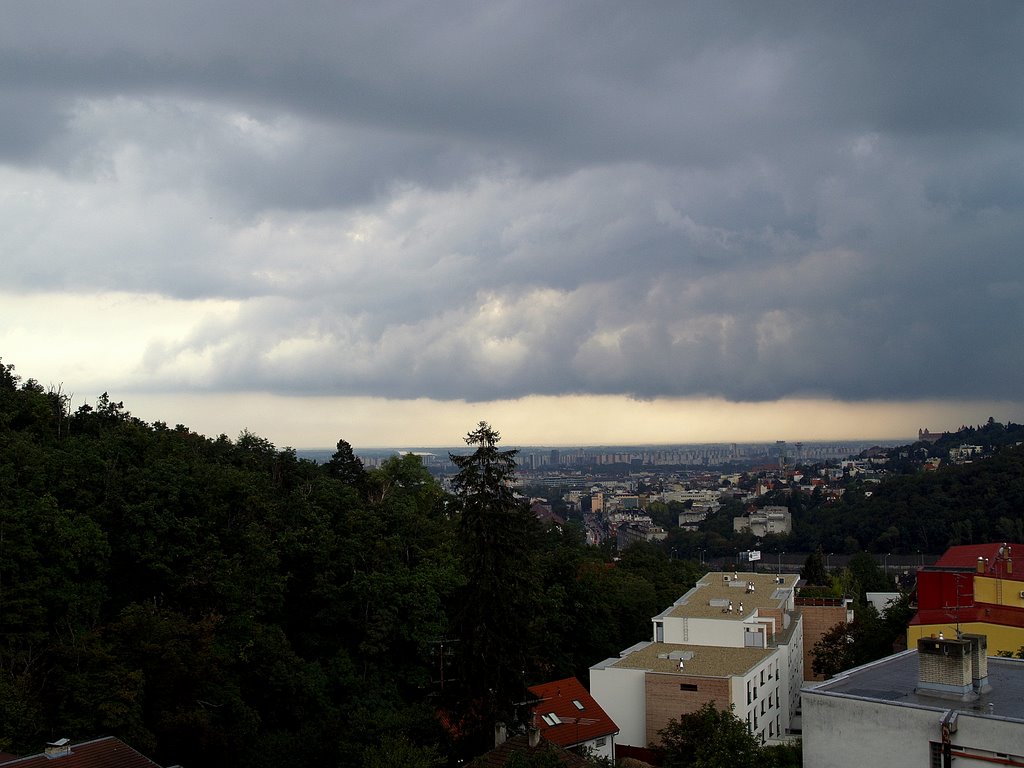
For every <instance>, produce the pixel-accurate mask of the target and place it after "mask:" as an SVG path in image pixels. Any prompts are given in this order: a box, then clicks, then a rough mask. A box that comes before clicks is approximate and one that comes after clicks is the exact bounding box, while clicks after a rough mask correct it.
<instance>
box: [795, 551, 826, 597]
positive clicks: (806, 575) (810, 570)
mask: <svg viewBox="0 0 1024 768" xmlns="http://www.w3.org/2000/svg"><path fill="white" fill-rule="evenodd" d="M800 578H802V579H803V580H804V581H806V582H807V584H809V585H811V584H813V585H814V586H818V587H827V586H829V585H830V584H831V582H832V580H831V579H830V578H829V575H828V570H827V569H826V568H825V554H824V553H823V552H822V550H821V547H818V548H817V549H816V550H815V551H814V552H811V554H809V555H808V556H807V560H806V561H804V567H803V569H802V570H801V571H800Z"/></svg>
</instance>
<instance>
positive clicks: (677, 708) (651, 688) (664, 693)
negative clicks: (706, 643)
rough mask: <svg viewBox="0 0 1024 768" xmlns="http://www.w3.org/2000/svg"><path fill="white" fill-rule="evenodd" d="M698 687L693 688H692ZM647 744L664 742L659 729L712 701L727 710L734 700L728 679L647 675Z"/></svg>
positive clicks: (652, 673) (650, 673)
mask: <svg viewBox="0 0 1024 768" xmlns="http://www.w3.org/2000/svg"><path fill="white" fill-rule="evenodd" d="M691 687H693V688H696V690H690V688H691ZM646 692H647V697H646V708H647V723H646V725H647V743H648V744H657V743H659V742H660V741H661V739H660V738H659V736H658V731H660V730H661V729H663V728H664V727H665V726H666V725H668V723H669V721H670V720H672V719H673V718H678V717H679V716H680V715H687V714H689V713H691V712H696V711H697V710H698V709H700V708H701V707H702V706H704V705H705V704H706V703H707V702H709V701H714V702H715V706H716V707H717V708H718V709H720V710H722V711H727V710H728V709H729V707H730V705H731V704H732V703H733V702H732V701H731V697H730V694H729V679H728V678H723V677H698V676H696V675H662V674H658V673H656V672H648V673H647V674H646Z"/></svg>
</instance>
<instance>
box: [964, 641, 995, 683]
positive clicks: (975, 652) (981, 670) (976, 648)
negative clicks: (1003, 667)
mask: <svg viewBox="0 0 1024 768" xmlns="http://www.w3.org/2000/svg"><path fill="white" fill-rule="evenodd" d="M962 637H963V639H964V640H967V641H968V642H969V643H970V644H971V686H972V687H973V688H974V692H975V693H979V694H980V693H988V692H989V691H991V690H992V686H991V685H989V683H988V637H986V636H985V635H966V634H965V635H962Z"/></svg>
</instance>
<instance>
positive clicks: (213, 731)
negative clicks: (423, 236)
mask: <svg viewBox="0 0 1024 768" xmlns="http://www.w3.org/2000/svg"><path fill="white" fill-rule="evenodd" d="M453 437H454V436H453ZM466 441H467V445H468V448H469V450H470V451H471V453H470V454H469V456H468V457H466V458H465V459H464V460H463V461H462V462H461V463H459V462H457V465H458V467H459V475H458V476H457V477H456V479H455V482H454V484H453V487H454V493H452V494H448V493H446V492H444V491H443V490H442V489H441V487H440V485H439V484H438V483H437V482H436V481H435V480H434V478H432V477H431V475H430V474H429V473H428V472H427V471H426V469H425V468H424V467H423V466H422V465H421V463H420V461H419V459H418V458H417V457H416V456H414V455H405V456H395V457H393V458H391V459H389V460H387V461H386V462H384V463H383V464H382V466H381V467H379V468H376V469H373V470H370V471H367V470H365V469H364V467H363V465H362V463H361V462H360V461H359V459H358V458H357V457H356V456H355V455H354V453H353V451H352V449H351V447H350V446H349V445H348V443H347V442H345V440H343V439H340V440H339V441H338V443H337V452H336V453H335V454H334V456H333V457H332V458H331V460H330V461H328V462H326V463H324V464H317V463H314V462H312V461H308V460H304V459H301V458H299V457H298V456H297V455H296V452H295V451H294V450H293V449H291V448H287V447H285V448H278V447H276V446H274V445H273V444H272V443H271V442H270V441H268V440H267V439H265V438H263V437H260V436H258V435H254V434H251V433H249V432H243V433H242V434H241V435H239V436H238V437H237V438H235V439H230V438H228V437H227V436H225V435H219V436H217V437H207V436H203V435H200V434H197V433H196V432H194V431H192V430H190V429H189V428H188V427H186V426H184V425H180V424H179V425H175V426H173V427H172V426H169V425H167V424H165V423H162V422H159V421H157V422H154V423H146V422H144V421H142V420H140V419H138V418H136V417H134V416H132V415H131V413H130V412H129V411H128V410H127V409H126V408H125V406H124V405H123V403H121V402H115V401H114V400H113V399H111V398H110V397H108V396H107V395H103V396H102V397H100V398H99V399H98V401H97V402H95V403H94V404H93V405H82V406H81V407H79V408H77V409H75V410H72V409H71V408H70V407H69V398H68V397H67V396H66V395H64V394H63V393H61V392H60V391H59V390H58V391H54V390H52V389H49V390H48V389H46V388H44V387H43V386H41V385H40V384H39V383H38V382H36V381H34V380H33V379H22V378H21V377H20V376H19V375H18V373H17V372H16V371H15V369H14V367H13V366H11V365H4V364H0V750H2V751H7V752H12V753H16V754H29V753H33V752H38V751H39V750H40V749H41V746H42V744H43V743H44V742H46V741H51V740H54V739H58V738H62V737H68V738H71V739H72V740H83V739H88V738H95V737H98V736H103V735H114V736H118V737H120V738H121V739H123V740H124V741H126V742H127V743H128V744H130V745H132V746H133V747H135V748H136V749H138V750H139V751H141V752H143V753H144V754H147V755H148V756H150V757H152V758H153V759H154V760H156V761H157V762H158V763H161V764H165V765H170V764H181V765H185V766H188V768H201V767H202V766H214V765H222V764H229V765H235V764H237V765H242V764H245V765H248V766H263V765H266V766H271V765H274V766H276V765H281V764H288V765H291V764H315V765H336V766H348V765H354V766H376V765H388V764H389V761H391V762H392V763H393V756H394V755H396V754H401V755H402V756H403V757H402V762H403V763H404V764H406V765H410V766H441V765H446V764H455V763H456V762H457V761H459V760H462V759H465V758H467V757H470V756H472V755H475V754H479V753H480V752H482V751H483V750H484V749H486V748H487V745H488V743H489V742H490V740H491V739H492V736H493V730H492V728H493V723H494V721H495V720H496V719H503V720H505V721H510V722H512V721H514V720H515V719H516V717H517V716H519V715H520V714H521V708H522V706H523V702H524V701H525V686H527V685H532V684H535V683H539V682H543V681H547V680H553V679H558V678H561V677H565V676H569V675H575V676H577V677H579V678H580V679H581V680H583V681H586V680H587V670H588V668H589V667H590V666H591V665H593V664H594V663H596V662H598V661H600V660H602V659H604V658H607V657H609V656H613V655H616V654H617V653H618V652H619V650H621V649H622V648H624V647H627V646H629V645H632V644H633V643H635V642H637V641H638V640H641V639H644V638H647V637H649V636H650V632H651V625H650V617H651V616H653V615H655V614H657V613H658V612H659V611H661V610H662V609H663V608H664V607H665V606H667V605H669V604H670V603H672V602H673V601H674V600H675V599H676V598H677V597H679V595H681V594H683V593H684V592H685V591H686V590H687V589H689V588H690V587H692V585H693V584H694V582H695V581H696V579H698V578H699V577H700V575H701V574H702V572H703V569H702V567H701V566H699V565H698V562H697V561H696V559H682V558H680V557H671V556H669V555H668V554H667V552H668V546H666V547H665V548H663V549H658V548H655V547H653V546H650V545H639V546H634V547H631V548H630V549H628V550H625V551H623V552H620V553H614V552H612V551H611V550H610V549H608V548H596V547H589V546H587V545H586V544H585V543H584V537H583V533H582V529H581V528H579V527H578V526H576V525H575V524H573V523H569V524H568V525H566V526H565V527H561V528H559V527H554V526H552V527H547V528H544V527H542V526H541V525H540V523H538V522H537V520H536V519H535V518H534V517H533V516H532V515H530V514H529V512H528V510H527V509H526V506H525V505H524V504H520V503H517V502H516V501H515V499H513V498H511V496H510V495H507V494H506V492H505V491H506V490H507V486H506V485H505V481H506V480H507V479H509V477H510V476H511V473H512V471H513V464H512V456H513V454H514V452H510V451H504V450H502V449H501V448H500V446H499V441H500V435H499V434H498V433H497V432H496V431H495V430H493V429H491V428H490V427H489V426H488V425H486V424H480V425H477V426H476V427H475V428H473V429H471V431H470V432H469V434H468V435H467V436H466ZM453 460H454V458H453ZM871 491H872V492H871V493H870V494H869V493H867V492H865V488H864V487H861V488H860V489H858V488H857V487H856V486H854V487H853V489H852V491H849V492H847V494H845V495H844V497H843V500H842V501H841V502H840V503H838V504H835V505H831V506H827V505H824V504H815V503H814V502H813V501H809V502H808V503H807V504H806V505H805V506H804V507H803V508H802V509H800V510H799V515H797V514H796V513H795V514H794V517H795V518H796V519H797V520H798V521H799V523H798V524H797V527H796V531H795V533H794V536H795V537H802V538H801V542H802V543H803V544H804V545H805V547H806V550H808V551H813V550H815V549H819V548H821V547H825V550H826V551H833V549H834V551H840V547H842V546H846V547H848V548H857V549H859V548H866V549H870V548H873V547H877V546H879V543H880V542H883V541H884V543H885V545H886V546H887V547H888V546H891V547H892V550H891V551H913V549H914V548H915V547H920V548H922V549H923V550H925V551H928V552H936V553H938V552H941V551H942V550H943V549H944V548H945V547H946V546H947V545H948V544H951V543H960V542H963V543H967V542H969V541H982V540H986V539H988V538H992V537H995V538H1004V537H1005V538H1008V539H1016V540H1021V539H1024V535H1021V510H1022V509H1024V454H1022V452H1021V449H1020V448H1019V447H1006V448H1004V449H1003V450H1001V451H999V452H998V453H997V454H996V455H995V456H994V457H993V458H992V459H989V460H986V461H985V462H979V463H976V464H973V465H968V466H965V467H955V468H951V469H950V470H948V471H942V472H938V473H931V474H929V475H922V474H907V475H903V474H899V475H896V476H894V477H893V478H892V479H891V480H887V481H885V482H882V483H881V484H879V485H877V486H874V487H872V488H871ZM676 535H679V534H678V533H677V534H676ZM836 542H838V544H839V547H834V543H836ZM669 543H671V542H669ZM790 551H792V550H790ZM886 551H888V550H886ZM389 756H392V757H389Z"/></svg>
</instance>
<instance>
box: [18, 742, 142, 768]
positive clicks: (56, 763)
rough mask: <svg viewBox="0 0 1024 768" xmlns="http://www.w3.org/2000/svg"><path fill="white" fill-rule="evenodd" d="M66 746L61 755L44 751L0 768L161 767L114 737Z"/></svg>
mask: <svg viewBox="0 0 1024 768" xmlns="http://www.w3.org/2000/svg"><path fill="white" fill-rule="evenodd" d="M55 743H56V742H55ZM48 746H49V745H48ZM66 749H67V752H66V753H62V754H51V755H47V754H46V753H45V752H43V753H40V754H38V755H29V756H28V757H18V758H14V759H13V760H8V761H6V762H0V768H160V766H159V765H157V764H156V763H154V762H153V761H152V760H150V759H149V758H148V757H145V756H144V755H142V754H141V753H139V752H136V751H135V750H134V749H132V748H131V747H129V746H128V745H127V744H125V743H124V742H123V741H121V740H120V739H115V738H114V737H113V736H105V737H104V738H102V739H95V740H93V741H85V742H82V743H81V744H69V745H68V746H67V747H66Z"/></svg>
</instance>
